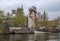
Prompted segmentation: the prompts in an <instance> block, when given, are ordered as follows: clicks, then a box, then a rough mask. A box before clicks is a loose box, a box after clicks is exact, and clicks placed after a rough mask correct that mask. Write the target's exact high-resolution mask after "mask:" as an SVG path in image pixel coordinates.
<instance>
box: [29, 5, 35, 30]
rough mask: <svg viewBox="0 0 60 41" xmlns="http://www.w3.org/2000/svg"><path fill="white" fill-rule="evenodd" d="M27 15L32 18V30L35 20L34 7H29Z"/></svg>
mask: <svg viewBox="0 0 60 41" xmlns="http://www.w3.org/2000/svg"><path fill="white" fill-rule="evenodd" d="M29 12H30V13H29V16H30V18H31V19H32V29H33V30H34V29H35V26H36V25H35V22H36V7H33V6H32V7H31V8H30V9H29Z"/></svg>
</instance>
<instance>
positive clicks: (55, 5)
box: [0, 0, 60, 19]
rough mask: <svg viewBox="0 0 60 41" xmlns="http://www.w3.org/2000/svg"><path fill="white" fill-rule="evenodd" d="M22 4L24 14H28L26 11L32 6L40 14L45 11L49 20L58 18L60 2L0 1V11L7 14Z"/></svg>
mask: <svg viewBox="0 0 60 41" xmlns="http://www.w3.org/2000/svg"><path fill="white" fill-rule="evenodd" d="M22 4H23V7H24V12H25V14H27V13H28V9H29V8H30V7H31V6H32V5H33V6H36V7H37V10H38V11H40V12H42V11H44V10H46V12H47V13H48V15H49V18H50V19H54V18H56V17H57V16H60V14H59V13H60V0H0V9H3V10H5V11H6V12H8V11H11V10H12V9H16V8H17V7H21V5H22Z"/></svg>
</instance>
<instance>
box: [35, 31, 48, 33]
mask: <svg viewBox="0 0 60 41" xmlns="http://www.w3.org/2000/svg"><path fill="white" fill-rule="evenodd" d="M34 32H35V33H47V32H42V31H34Z"/></svg>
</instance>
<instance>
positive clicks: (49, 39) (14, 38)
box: [0, 33, 60, 41]
mask: <svg viewBox="0 0 60 41" xmlns="http://www.w3.org/2000/svg"><path fill="white" fill-rule="evenodd" d="M0 41H60V33H51V34H48V33H45V34H44V33H41V34H10V35H0Z"/></svg>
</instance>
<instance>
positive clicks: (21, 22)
mask: <svg viewBox="0 0 60 41" xmlns="http://www.w3.org/2000/svg"><path fill="white" fill-rule="evenodd" d="M23 14H24V13H23V10H22V9H20V8H19V9H18V10H17V13H16V17H14V18H13V24H15V25H17V26H21V27H24V26H25V24H24V21H25V17H24V16H23Z"/></svg>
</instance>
